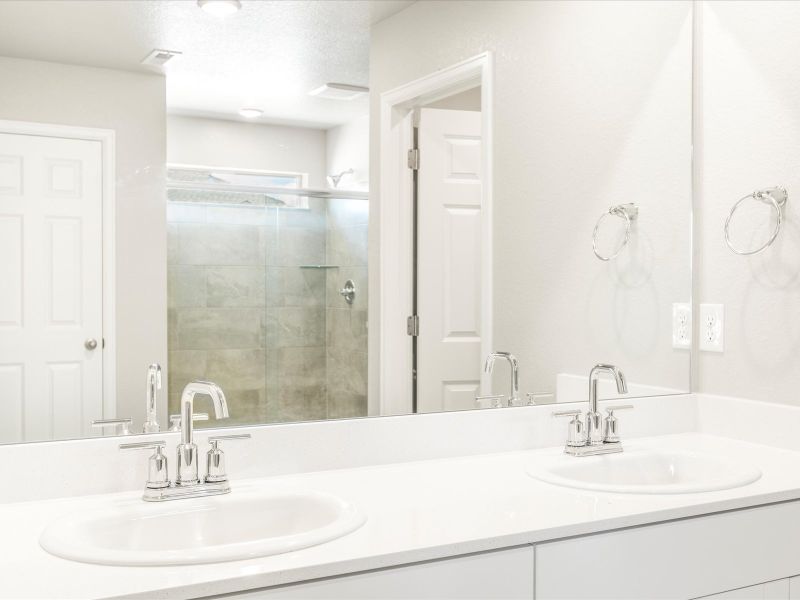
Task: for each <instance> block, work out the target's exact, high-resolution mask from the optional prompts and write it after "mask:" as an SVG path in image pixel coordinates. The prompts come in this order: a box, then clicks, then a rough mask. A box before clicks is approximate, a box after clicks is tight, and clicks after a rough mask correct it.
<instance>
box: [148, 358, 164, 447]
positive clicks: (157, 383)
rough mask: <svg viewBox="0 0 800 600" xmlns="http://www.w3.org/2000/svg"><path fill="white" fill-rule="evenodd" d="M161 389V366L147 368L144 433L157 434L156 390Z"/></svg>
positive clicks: (152, 365)
mask: <svg viewBox="0 0 800 600" xmlns="http://www.w3.org/2000/svg"><path fill="white" fill-rule="evenodd" d="M160 389H161V365H159V364H158V363H153V364H151V365H150V366H149V367H147V404H146V406H145V420H144V433H158V432H159V431H160V427H159V425H158V413H157V410H158V390H160Z"/></svg>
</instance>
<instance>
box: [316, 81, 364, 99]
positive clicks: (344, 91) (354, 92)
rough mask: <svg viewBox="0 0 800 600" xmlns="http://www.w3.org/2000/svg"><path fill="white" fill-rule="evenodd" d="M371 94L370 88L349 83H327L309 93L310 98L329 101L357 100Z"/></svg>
mask: <svg viewBox="0 0 800 600" xmlns="http://www.w3.org/2000/svg"><path fill="white" fill-rule="evenodd" d="M368 93H369V88H368V87H364V86H362V85H350V84H349V83H326V84H325V85H323V86H320V87H318V88H317V89H315V90H311V91H310V92H308V95H309V96H317V97H318V98H327V99H328V100H355V99H356V98H358V97H360V96H364V95H365V94H368Z"/></svg>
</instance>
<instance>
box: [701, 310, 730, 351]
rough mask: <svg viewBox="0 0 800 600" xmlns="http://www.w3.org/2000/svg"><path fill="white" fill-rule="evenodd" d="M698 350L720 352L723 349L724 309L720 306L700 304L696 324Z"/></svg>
mask: <svg viewBox="0 0 800 600" xmlns="http://www.w3.org/2000/svg"><path fill="white" fill-rule="evenodd" d="M697 328H698V332H699V338H700V350H705V351H706V352H722V351H723V350H724V349H725V307H724V305H722V304H701V305H700V319H699V321H698V323H697Z"/></svg>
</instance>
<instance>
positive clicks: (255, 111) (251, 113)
mask: <svg viewBox="0 0 800 600" xmlns="http://www.w3.org/2000/svg"><path fill="white" fill-rule="evenodd" d="M239 114H240V115H241V116H243V117H244V118H245V119H255V118H256V117H260V116H261V115H263V114H264V111H263V110H261V109H260V108H249V107H245V108H240V109H239Z"/></svg>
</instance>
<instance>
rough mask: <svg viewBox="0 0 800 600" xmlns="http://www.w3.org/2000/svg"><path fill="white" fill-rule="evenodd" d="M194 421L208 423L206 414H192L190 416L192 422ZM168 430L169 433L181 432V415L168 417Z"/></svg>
mask: <svg viewBox="0 0 800 600" xmlns="http://www.w3.org/2000/svg"><path fill="white" fill-rule="evenodd" d="M194 421H208V413H194V414H193V415H192V422H194ZM169 430H170V431H180V430H181V415H170V416H169Z"/></svg>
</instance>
